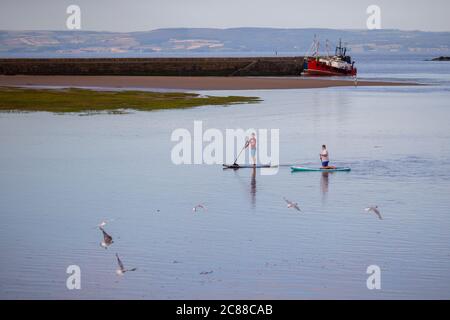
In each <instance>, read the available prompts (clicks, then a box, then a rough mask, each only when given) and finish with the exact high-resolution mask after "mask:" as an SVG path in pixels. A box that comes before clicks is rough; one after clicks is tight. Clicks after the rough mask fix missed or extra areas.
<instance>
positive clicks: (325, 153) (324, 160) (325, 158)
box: [320, 144, 331, 169]
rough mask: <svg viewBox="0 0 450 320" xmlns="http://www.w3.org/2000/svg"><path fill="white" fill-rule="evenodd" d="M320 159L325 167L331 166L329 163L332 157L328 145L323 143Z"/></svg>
mask: <svg viewBox="0 0 450 320" xmlns="http://www.w3.org/2000/svg"><path fill="white" fill-rule="evenodd" d="M320 161H321V162H322V168H324V169H326V168H331V167H329V166H328V164H329V162H330V158H329V155H328V150H327V146H326V145H324V144H323V145H322V152H321V153H320Z"/></svg>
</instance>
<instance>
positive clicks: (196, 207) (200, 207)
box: [192, 204, 207, 212]
mask: <svg viewBox="0 0 450 320" xmlns="http://www.w3.org/2000/svg"><path fill="white" fill-rule="evenodd" d="M199 209H203V210H205V211H206V210H207V209H206V207H205V206H204V205H203V204H198V205H196V206H195V207H193V208H192V211H194V212H196V211H197V210H199Z"/></svg>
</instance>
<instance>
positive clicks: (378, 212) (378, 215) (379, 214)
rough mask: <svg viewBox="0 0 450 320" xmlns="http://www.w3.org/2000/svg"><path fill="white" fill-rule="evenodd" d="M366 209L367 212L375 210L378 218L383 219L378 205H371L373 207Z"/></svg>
mask: <svg viewBox="0 0 450 320" xmlns="http://www.w3.org/2000/svg"><path fill="white" fill-rule="evenodd" d="M364 210H366V211H367V212H371V211H372V212H373V213H375V214H376V215H377V217H378V219H380V220H383V217H382V216H381V213H380V210H378V206H371V207H367V208H365V209H364Z"/></svg>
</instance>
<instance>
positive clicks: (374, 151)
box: [0, 88, 450, 299]
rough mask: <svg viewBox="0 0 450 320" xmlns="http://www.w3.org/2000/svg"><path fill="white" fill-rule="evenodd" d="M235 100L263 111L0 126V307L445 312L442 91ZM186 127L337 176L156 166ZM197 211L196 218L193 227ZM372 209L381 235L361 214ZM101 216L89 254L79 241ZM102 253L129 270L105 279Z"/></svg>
mask: <svg viewBox="0 0 450 320" xmlns="http://www.w3.org/2000/svg"><path fill="white" fill-rule="evenodd" d="M411 90H413V89H411ZM208 94H229V93H228V92H209V93H208ZM234 94H236V95H245V94H248V92H235V93H234ZM252 95H257V96H260V97H262V98H263V99H264V101H263V102H262V103H261V104H258V105H245V106H232V107H227V108H222V107H204V108H195V109H189V110H175V111H158V112H148V113H145V112H144V113H140V112H136V113H132V114H126V115H120V116H110V115H98V116H92V117H78V116H73V115H64V116H61V115H51V114H47V113H30V114H2V116H1V117H0V150H1V152H0V177H1V179H0V259H1V261H2V262H3V261H6V262H7V263H4V264H3V265H2V268H1V270H0V297H1V298H7V299H10V298H44V299H45V298H85V299H99V298H107V299H117V298H133V299H146V298H149V299H151V298H153V299H163V298H169V299H186V298H189V299H196V298H209V299H216V298H217V299H226V298H230V299H239V298H289V299H291V298H360V299H361V298H367V299H371V298H374V299H377V298H450V274H449V272H448V270H449V269H450V256H449V252H450V233H449V232H448V230H449V229H450V217H449V215H448V208H449V207H450V199H449V197H448V192H449V190H450V161H448V160H446V159H449V158H450V149H449V148H448V147H447V146H449V145H450V132H449V129H448V119H449V118H450V108H448V101H449V99H450V92H438V93H437V92H436V91H435V89H433V91H430V92H429V93H428V92H427V91H426V90H425V91H421V92H416V91H411V92H409V91H408V90H406V89H405V90H403V91H402V92H399V91H398V90H396V89H392V90H391V89H389V88H382V89H373V88H372V89H370V90H365V89H362V88H346V89H341V88H338V89H323V90H322V89H321V90H280V91H270V90H267V91H255V92H252ZM314 101H316V105H314ZM317 108H320V110H317ZM319 111H320V112H319ZM255 115H257V117H256V116H255ZM405 115H407V121H405ZM194 120H204V123H205V127H208V128H218V129H221V130H223V129H225V128H247V127H248V126H249V122H251V126H252V127H255V128H269V129H270V128H279V129H280V142H281V145H280V155H281V159H280V162H281V163H286V164H293V163H295V164H304V165H308V164H313V163H315V164H317V145H320V144H322V143H324V142H325V143H326V144H327V145H328V146H329V147H330V149H332V150H333V153H332V159H331V160H332V161H333V164H335V165H336V166H350V167H351V168H352V171H351V172H349V173H348V174H345V173H335V174H331V173H319V172H312V173H298V174H291V172H290V169H289V167H288V166H287V167H280V170H279V173H278V174H277V175H274V176H263V175H260V172H259V171H258V170H253V169H242V170H236V171H234V172H230V171H231V170H225V171H223V170H222V169H221V168H219V167H218V166H208V165H192V166H183V165H181V166H177V165H174V164H172V163H171V162H170V151H171V148H172V146H173V145H172V144H171V143H170V135H171V132H172V130H174V129H176V128H192V124H193V121H194ZM374 146H383V147H382V148H374ZM436 150H439V152H436ZM318 180H320V181H319V182H318ZM330 180H331V181H330ZM256 181H257V182H256ZM318 183H320V190H319V188H318ZM256 184H257V185H256ZM330 184H331V185H330ZM256 193H257V195H256ZM283 196H286V197H288V198H289V199H292V200H293V201H295V202H298V203H299V205H300V207H301V209H302V213H299V214H293V211H292V210H288V209H287V208H286V205H285V203H284V202H283V200H282V198H283ZM256 198H257V199H256ZM325 199H326V200H325ZM200 202H201V203H205V204H207V207H208V210H207V211H199V212H198V213H195V214H193V212H192V205H194V204H195V203H200ZM373 204H377V205H379V206H380V208H382V213H383V220H379V219H376V217H374V216H373V215H367V214H364V213H365V212H364V208H366V207H367V206H368V205H373ZM111 217H114V218H118V219H116V221H114V222H111V223H108V225H107V228H105V230H106V231H107V233H108V234H110V235H111V236H112V237H113V239H114V243H113V244H112V245H111V246H110V247H109V248H108V249H107V250H105V249H102V248H101V247H100V246H99V245H98V242H99V235H101V234H99V230H98V229H93V228H92V226H94V225H96V224H97V223H98V222H99V221H102V219H105V218H111ZM116 252H117V253H118V254H119V256H120V258H121V259H122V258H123V261H124V262H125V267H127V266H129V267H133V268H134V267H137V270H136V271H135V272H131V273H126V274H125V275H124V276H123V277H121V278H120V280H118V278H117V276H116V274H115V271H116V269H117V261H116V258H115V255H114V254H115V253H116ZM372 264H376V265H378V266H380V268H381V270H382V283H383V284H382V290H380V291H370V290H367V288H366V279H367V278H366V277H367V274H366V269H367V266H369V265H372ZM69 265H79V266H80V268H81V270H82V275H83V276H82V284H81V286H82V290H72V291H69V290H67V289H66V286H65V283H66V274H65V270H66V268H67V266H69ZM211 271H213V272H212V273H211Z"/></svg>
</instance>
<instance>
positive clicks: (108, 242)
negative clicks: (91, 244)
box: [98, 227, 114, 249]
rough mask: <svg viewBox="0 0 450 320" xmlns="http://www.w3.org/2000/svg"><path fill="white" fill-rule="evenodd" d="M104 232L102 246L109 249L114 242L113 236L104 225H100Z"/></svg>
mask: <svg viewBox="0 0 450 320" xmlns="http://www.w3.org/2000/svg"><path fill="white" fill-rule="evenodd" d="M98 228H99V229H100V230H101V231H102V233H103V241H102V242H101V243H100V246H101V247H102V248H105V249H108V247H109V246H110V245H112V244H113V243H114V241H113V238H112V237H111V236H110V235H109V234H108V233H106V231H105V230H104V229H103V228H102V227H98Z"/></svg>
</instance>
